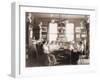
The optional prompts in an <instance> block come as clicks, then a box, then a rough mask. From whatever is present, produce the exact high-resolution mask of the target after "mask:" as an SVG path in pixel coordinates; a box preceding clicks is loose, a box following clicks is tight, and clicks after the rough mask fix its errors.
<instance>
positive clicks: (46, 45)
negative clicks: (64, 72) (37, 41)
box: [43, 42, 56, 66]
mask: <svg viewBox="0 0 100 80" xmlns="http://www.w3.org/2000/svg"><path fill="white" fill-rule="evenodd" d="M50 45H51V44H49V43H48V42H45V43H44V45H43V49H44V53H45V54H46V56H47V61H46V64H47V65H49V66H51V65H55V64H56V58H55V56H54V55H53V54H52V50H50Z"/></svg>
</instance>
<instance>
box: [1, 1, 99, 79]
mask: <svg viewBox="0 0 100 80" xmlns="http://www.w3.org/2000/svg"><path fill="white" fill-rule="evenodd" d="M13 1H22V0H1V2H0V10H1V12H0V36H1V37H0V80H14V78H12V77H10V70H11V68H10V67H11V2H13ZM24 1H26V2H27V1H28V2H33V3H34V4H35V5H36V4H38V5H47V6H59V5H60V6H69V5H72V6H78V7H80V6H84V7H90V6H92V7H95V8H96V9H97V13H96V22H97V23H96V26H95V27H96V29H95V30H96V33H95V34H96V35H95V40H96V41H95V47H96V48H95V53H98V55H96V56H97V58H96V60H97V68H96V69H97V72H91V73H79V74H74V73H73V74H71V73H69V74H65V75H61V76H57V75H55V76H43V77H27V78H18V79H16V80H48V79H49V80H99V79H100V77H99V74H100V62H99V61H100V58H99V56H100V51H99V47H100V46H99V43H100V36H99V34H100V23H99V21H100V15H99V14H100V5H99V4H100V0H24Z"/></svg>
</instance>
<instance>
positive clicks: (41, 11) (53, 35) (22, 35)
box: [11, 3, 95, 77]
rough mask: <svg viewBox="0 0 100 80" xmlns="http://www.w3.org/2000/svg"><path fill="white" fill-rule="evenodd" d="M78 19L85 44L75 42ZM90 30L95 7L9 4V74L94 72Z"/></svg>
mask: <svg viewBox="0 0 100 80" xmlns="http://www.w3.org/2000/svg"><path fill="white" fill-rule="evenodd" d="M80 22H83V25H84V27H85V28H86V31H87V33H85V34H84V35H82V36H83V37H86V41H85V42H86V43H85V44H86V46H84V41H82V40H81V39H80V40H79V41H76V38H80V35H79V34H77V35H76V32H80V27H77V26H80ZM59 25H60V27H61V31H62V30H63V33H61V34H60V33H59V32H58V31H59V30H58V27H59ZM43 26H45V28H44V27H43ZM62 28H63V29H62ZM94 31H95V9H86V8H85V9H84V8H71V7H48V6H34V5H32V4H26V3H25V4H23V3H12V33H11V35H12V53H11V54H12V55H11V57H12V60H11V61H12V62H11V64H12V66H11V67H12V68H11V69H12V71H11V72H12V76H14V77H20V76H47V75H63V74H67V73H69V72H70V73H74V72H75V73H78V72H91V71H94V70H95V69H94V68H95V54H94V42H93V41H94V36H95V34H94ZM58 33H59V34H58ZM85 35H87V36H85ZM43 36H44V37H43ZM75 36H76V37H75ZM63 40H64V41H63ZM66 43H67V45H66ZM75 45H76V46H75Z"/></svg>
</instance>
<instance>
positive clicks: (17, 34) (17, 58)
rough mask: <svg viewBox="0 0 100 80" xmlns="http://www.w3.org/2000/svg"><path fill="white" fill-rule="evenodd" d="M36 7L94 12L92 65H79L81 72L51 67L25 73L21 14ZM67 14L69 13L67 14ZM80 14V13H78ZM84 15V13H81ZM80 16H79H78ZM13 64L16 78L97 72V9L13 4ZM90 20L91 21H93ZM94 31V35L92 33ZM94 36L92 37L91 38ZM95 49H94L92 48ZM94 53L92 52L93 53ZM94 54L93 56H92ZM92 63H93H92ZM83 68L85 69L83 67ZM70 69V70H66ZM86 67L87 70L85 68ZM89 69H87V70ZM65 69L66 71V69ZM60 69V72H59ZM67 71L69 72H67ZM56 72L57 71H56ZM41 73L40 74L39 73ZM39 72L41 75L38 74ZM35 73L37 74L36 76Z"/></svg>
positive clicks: (38, 68)
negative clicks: (95, 48) (21, 39)
mask: <svg viewBox="0 0 100 80" xmlns="http://www.w3.org/2000/svg"><path fill="white" fill-rule="evenodd" d="M24 6H25V7H36V8H48V9H61V10H67V9H68V10H75V11H77V10H80V11H86V12H89V14H90V12H92V14H90V15H91V16H92V17H91V19H92V21H90V26H92V28H90V43H91V41H92V42H93V44H91V45H90V56H92V57H91V59H92V62H93V63H92V64H90V65H77V66H78V67H81V69H80V70H79V69H78V70H75V69H76V68H77V66H74V65H72V66H69V65H67V66H65V65H64V66H51V67H33V68H34V69H30V70H31V73H30V72H29V73H28V72H27V71H26V72H25V71H24V70H22V68H23V67H22V65H21V63H22V62H21V60H22V59H21V55H22V53H20V51H21V41H20V38H21V33H22V32H25V31H22V29H21V28H22V26H21V25H20V24H21V17H20V12H21V7H24ZM66 14H67V13H66ZM77 14H78V13H77ZM81 14H83V13H81ZM78 15H79V14H78ZM12 16H13V17H12V33H11V34H12V55H11V58H12V62H11V66H12V67H11V72H12V73H11V74H12V76H14V77H19V76H40V75H41V76H43V75H52V74H56V75H57V74H58V75H59V74H62V75H63V74H65V73H66V74H67V73H79V72H83V73H84V72H85V73H86V72H93V71H95V54H94V52H95V51H93V48H94V47H93V45H94V43H95V41H93V40H94V37H95V27H93V26H95V9H86V8H85V9H84V8H71V7H70V8H64V7H47V6H32V5H31V4H20V3H15V2H14V3H12ZM91 19H90V20H91ZM91 30H92V31H94V33H93V32H92V31H91ZM91 35H92V36H91ZM91 38H92V39H91ZM92 47H93V48H92ZM91 51H92V52H91ZM91 53H93V54H91ZM90 63H91V62H90ZM82 66H83V67H82ZM66 67H68V69H67V68H66ZM84 67H85V68H84ZM86 67H87V68H86ZM64 68H65V69H64ZM59 69H60V70H59ZM66 69H67V71H65V70H66ZM30 70H28V71H30ZM54 70H55V71H54ZM39 71H40V72H39ZM36 72H39V73H36ZM34 73H35V74H34Z"/></svg>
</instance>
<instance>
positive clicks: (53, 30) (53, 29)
mask: <svg viewBox="0 0 100 80" xmlns="http://www.w3.org/2000/svg"><path fill="white" fill-rule="evenodd" d="M48 39H49V42H51V41H56V39H57V23H49V30H48Z"/></svg>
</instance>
